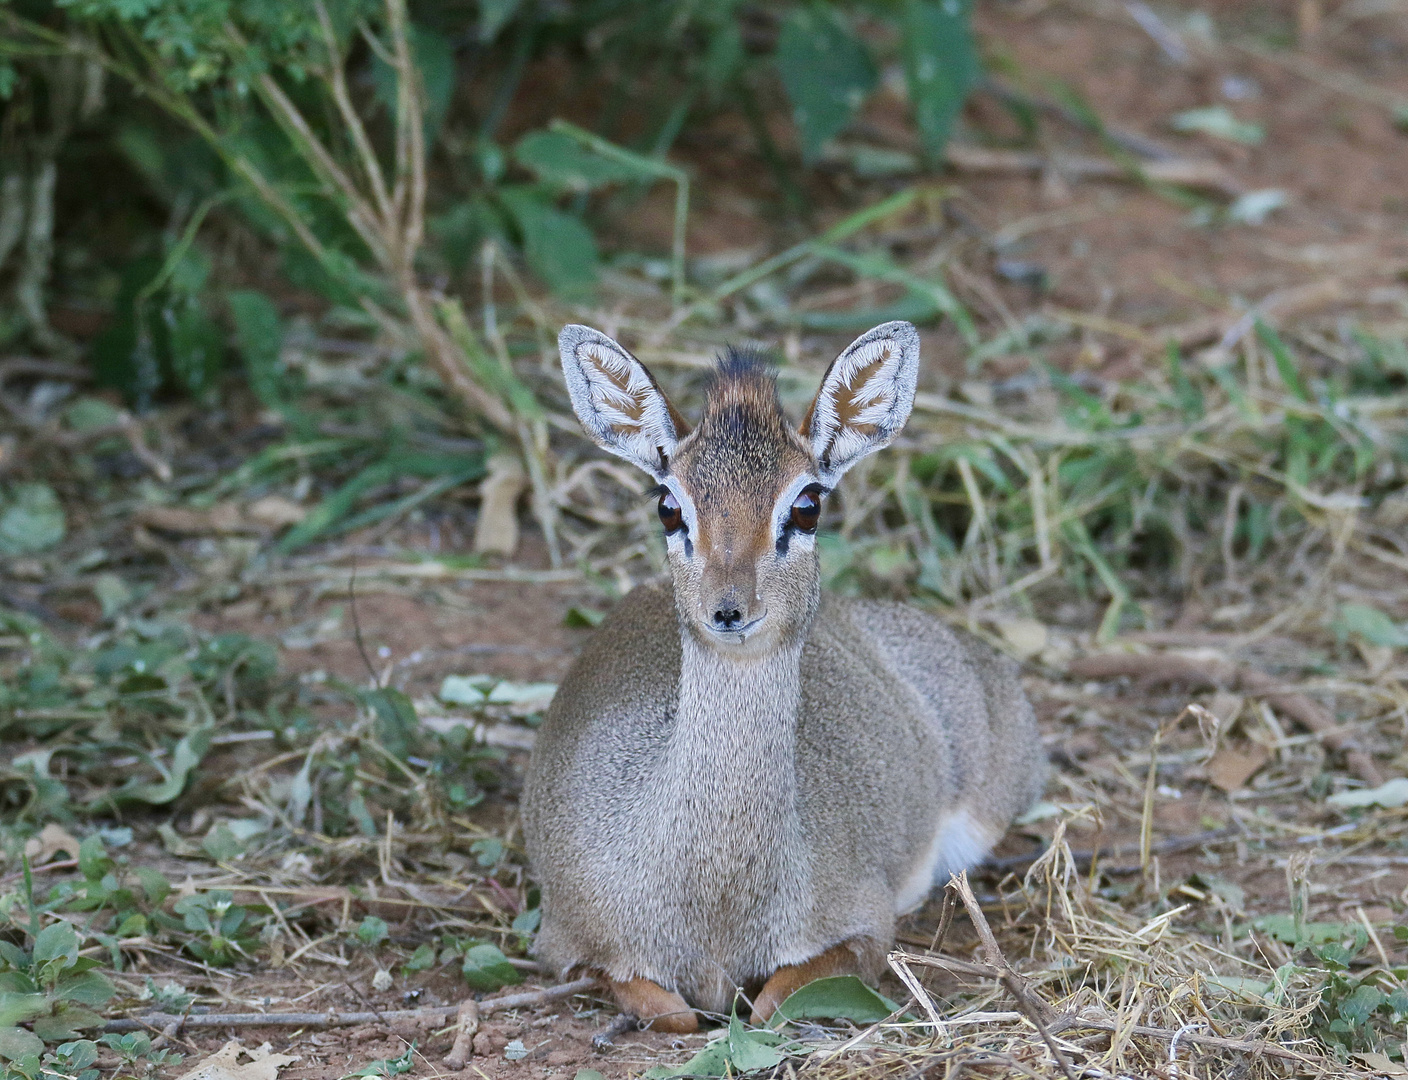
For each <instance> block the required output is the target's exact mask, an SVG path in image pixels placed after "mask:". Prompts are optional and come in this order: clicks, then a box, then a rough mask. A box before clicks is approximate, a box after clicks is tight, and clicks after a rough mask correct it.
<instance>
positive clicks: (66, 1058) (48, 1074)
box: [0, 1039, 99, 1080]
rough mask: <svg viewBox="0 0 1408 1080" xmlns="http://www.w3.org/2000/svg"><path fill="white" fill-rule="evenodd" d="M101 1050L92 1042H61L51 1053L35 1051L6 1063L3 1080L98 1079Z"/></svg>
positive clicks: (85, 1040)
mask: <svg viewBox="0 0 1408 1080" xmlns="http://www.w3.org/2000/svg"><path fill="white" fill-rule="evenodd" d="M97 1060H98V1047H97V1045H96V1044H95V1043H94V1042H93V1041H92V1040H91V1039H76V1040H74V1041H72V1042H66V1043H60V1044H59V1045H58V1046H56V1047H55V1048H54V1050H53V1051H52V1052H51V1053H42V1051H33V1052H30V1053H25V1054H22V1055H20V1056H19V1057H17V1058H14V1059H12V1060H10V1061H8V1062H6V1063H5V1069H4V1071H3V1072H0V1076H3V1077H4V1080H98V1076H99V1070H98V1069H95V1068H93V1065H94V1064H95V1063H96V1062H97Z"/></svg>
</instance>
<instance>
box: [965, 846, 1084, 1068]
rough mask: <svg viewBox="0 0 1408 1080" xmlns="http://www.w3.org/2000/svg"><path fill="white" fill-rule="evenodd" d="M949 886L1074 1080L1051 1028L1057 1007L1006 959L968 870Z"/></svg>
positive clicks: (1004, 980) (994, 964)
mask: <svg viewBox="0 0 1408 1080" xmlns="http://www.w3.org/2000/svg"><path fill="white" fill-rule="evenodd" d="M948 887H949V888H950V889H953V890H954V891H956V892H957V893H958V898H959V899H960V900H962V901H963V907H964V910H966V911H967V912H968V918H969V919H971V920H972V922H973V927H974V929H976V930H977V931H978V939H979V940H980V941H981V942H982V943H983V955H984V956H986V957H987V961H988V965H989V966H990V967H991V969H992V970H994V971H995V972H996V977H997V980H998V982H1000V983H1001V984H1002V986H1003V988H1004V989H1005V990H1006V991H1007V992H1008V993H1009V994H1011V995H1012V1000H1013V1001H1015V1002H1016V1003H1017V1008H1018V1009H1020V1010H1021V1011H1022V1014H1023V1015H1024V1016H1026V1018H1027V1019H1028V1020H1030V1021H1031V1022H1032V1026H1033V1027H1035V1028H1036V1030H1037V1032H1038V1034H1040V1035H1041V1038H1042V1041H1043V1042H1045V1043H1046V1046H1047V1049H1049V1050H1050V1051H1051V1056H1052V1057H1054V1058H1055V1059H1056V1063H1057V1064H1058V1065H1060V1066H1061V1071H1062V1072H1063V1073H1064V1074H1065V1075H1066V1080H1075V1073H1074V1071H1072V1069H1071V1063H1070V1062H1069V1061H1067V1060H1066V1055H1065V1053H1064V1052H1063V1051H1062V1050H1061V1047H1060V1046H1058V1045H1057V1043H1056V1040H1055V1038H1054V1037H1053V1036H1052V1034H1051V1031H1050V1027H1049V1025H1050V1024H1051V1023H1052V1022H1053V1021H1054V1020H1056V1019H1057V1014H1056V1010H1055V1009H1053V1008H1052V1007H1051V1005H1050V1003H1049V1002H1047V1001H1046V999H1045V998H1043V997H1042V996H1041V995H1040V994H1038V993H1037V992H1036V991H1035V990H1033V989H1032V985H1031V982H1030V981H1029V980H1027V979H1026V978H1025V977H1024V976H1022V975H1020V974H1018V972H1017V971H1016V969H1015V968H1013V967H1012V965H1011V964H1009V963H1008V962H1007V957H1006V956H1005V955H1004V954H1003V952H1002V949H1001V948H1000V947H999V946H998V944H997V938H996V936H995V935H994V934H993V932H992V927H991V926H989V925H988V920H987V916H986V915H984V914H983V908H982V905H981V904H979V903H978V898H977V897H976V896H974V895H973V887H972V886H971V885H969V884H968V872H967V871H966V870H965V871H963V872H962V873H960V874H955V875H954V876H953V877H952V878H951V879H950V880H949V884H948Z"/></svg>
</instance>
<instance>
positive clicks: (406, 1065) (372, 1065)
mask: <svg viewBox="0 0 1408 1080" xmlns="http://www.w3.org/2000/svg"><path fill="white" fill-rule="evenodd" d="M415 1052H416V1044H415V1043H411V1044H410V1045H409V1046H408V1047H406V1052H405V1053H404V1054H402V1055H401V1056H400V1057H394V1058H378V1059H377V1060H375V1061H369V1062H367V1063H366V1064H365V1065H363V1066H362V1067H361V1068H360V1069H354V1070H353V1071H352V1072H350V1073H347V1074H346V1075H345V1076H344V1077H343V1078H342V1080H352V1078H353V1077H356V1076H400V1075H401V1074H402V1073H407V1072H410V1071H411V1069H412V1068H414V1067H415V1060H414V1059H415Z"/></svg>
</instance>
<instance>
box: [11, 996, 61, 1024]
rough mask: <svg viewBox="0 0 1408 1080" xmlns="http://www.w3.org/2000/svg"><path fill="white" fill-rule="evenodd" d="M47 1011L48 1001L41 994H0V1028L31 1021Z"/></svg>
mask: <svg viewBox="0 0 1408 1080" xmlns="http://www.w3.org/2000/svg"><path fill="white" fill-rule="evenodd" d="M48 1011H49V999H48V998H47V997H45V996H44V995H43V994H16V993H14V992H12V991H4V992H0V1027H10V1026H12V1025H14V1024H18V1023H21V1022H22V1021H25V1020H33V1019H34V1018H35V1017H36V1016H43V1015H44V1014H45V1013H46V1012H48Z"/></svg>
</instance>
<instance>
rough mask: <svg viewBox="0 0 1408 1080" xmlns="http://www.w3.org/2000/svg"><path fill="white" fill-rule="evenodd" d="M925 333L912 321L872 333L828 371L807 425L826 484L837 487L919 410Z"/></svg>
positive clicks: (853, 344)
mask: <svg viewBox="0 0 1408 1080" xmlns="http://www.w3.org/2000/svg"><path fill="white" fill-rule="evenodd" d="M918 378H919V332H918V331H917V330H915V329H914V326H913V325H912V324H910V323H907V322H887V323H882V324H881V325H879V326H877V327H875V329H873V330H867V331H866V332H865V333H864V334H862V335H861V336H860V337H858V338H856V339H855V341H853V342H851V343H850V345H848V346H847V347H846V349H845V351H844V352H842V353H841V355H840V356H838V357H836V359H835V360H833V361H831V366H830V367H829V368H827V369H826V374H825V375H823V376H822V379H821V388H820V389H819V390H818V391H817V393H816V400H814V401H813V402H812V404H811V408H809V409H808V410H807V415H806V418H805V419H804V420H803V421H802V436H803V438H805V439H807V440H808V441H809V442H810V443H811V447H812V452H813V453H814V454H816V460H817V464H818V465H819V466H820V469H821V477H820V479H821V482H822V483H824V484H825V485H826V486H827V487H832V486H834V484H835V483H836V481H837V480H839V479H840V478H841V476H842V474H843V473H845V471H846V470H847V469H849V468H850V467H851V466H852V465H854V464H855V463H856V462H857V461H859V460H860V459H861V458H863V457H865V456H866V455H867V454H873V453H874V452H875V451H876V450H879V449H881V448H882V447H885V446H888V445H889V444H890V443H891V442H892V441H893V440H894V438H895V436H896V435H898V434H899V433H900V429H901V428H903V427H904V425H905V421H906V420H908V419H909V411H910V409H911V408H913V406H914V388H915V384H916V382H917V381H918Z"/></svg>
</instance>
